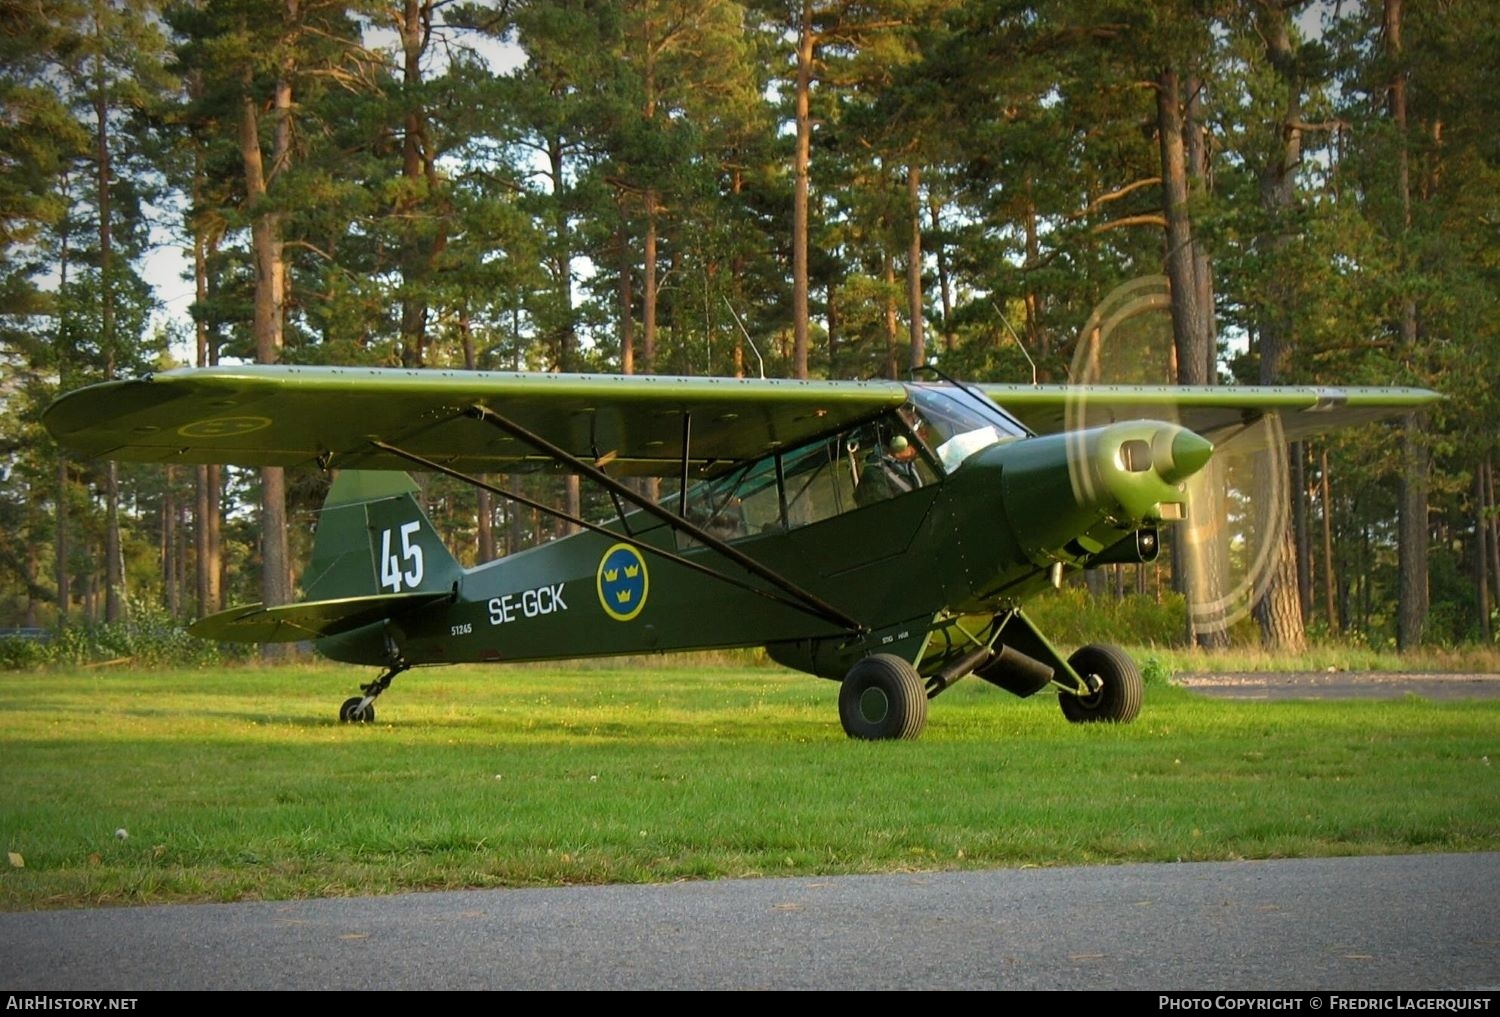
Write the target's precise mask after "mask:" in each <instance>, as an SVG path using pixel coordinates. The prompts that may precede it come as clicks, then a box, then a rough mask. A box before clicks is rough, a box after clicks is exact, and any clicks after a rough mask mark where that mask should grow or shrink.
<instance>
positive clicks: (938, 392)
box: [907, 385, 1026, 473]
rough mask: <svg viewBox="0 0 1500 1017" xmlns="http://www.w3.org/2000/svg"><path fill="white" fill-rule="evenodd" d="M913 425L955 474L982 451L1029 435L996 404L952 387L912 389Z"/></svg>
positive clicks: (914, 386)
mask: <svg viewBox="0 0 1500 1017" xmlns="http://www.w3.org/2000/svg"><path fill="white" fill-rule="evenodd" d="M907 391H908V392H909V393H910V394H911V407H912V410H913V411H914V416H915V417H916V419H915V420H914V421H912V423H913V426H914V428H915V429H916V432H917V436H918V437H919V438H920V439H921V440H922V441H923V442H924V443H926V444H927V446H928V447H929V448H930V449H931V451H932V453H933V454H934V455H935V456H937V459H938V461H939V462H940V463H942V464H943V472H945V473H952V472H953V471H954V470H956V469H958V467H959V466H960V465H961V464H962V463H963V462H964V460H966V459H968V458H969V457H970V456H971V455H973V454H974V453H975V452H978V451H979V450H980V449H985V448H989V447H990V446H991V445H995V444H998V443H999V442H1002V441H1014V440H1015V439H1016V438H1022V437H1025V435H1026V429H1025V428H1024V427H1022V426H1021V424H1020V423H1018V422H1017V421H1016V420H1015V419H1014V418H1012V417H1010V416H1008V415H1006V413H1005V412H1004V411H1003V410H1001V409H1000V408H999V407H998V406H996V405H995V404H994V403H991V402H989V401H988V400H986V399H984V398H983V397H981V396H975V395H971V394H968V393H966V392H963V391H959V390H955V389H954V388H952V387H951V386H942V387H939V386H935V385H933V386H928V385H912V386H910V387H909V388H908V389H907Z"/></svg>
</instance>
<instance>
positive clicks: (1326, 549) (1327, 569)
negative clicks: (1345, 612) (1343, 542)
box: [1318, 445, 1343, 635]
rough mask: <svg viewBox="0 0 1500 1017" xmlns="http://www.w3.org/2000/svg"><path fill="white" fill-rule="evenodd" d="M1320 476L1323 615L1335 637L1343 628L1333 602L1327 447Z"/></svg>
mask: <svg viewBox="0 0 1500 1017" xmlns="http://www.w3.org/2000/svg"><path fill="white" fill-rule="evenodd" d="M1320 460H1321V461H1320V466H1319V470H1318V473H1319V474H1320V477H1321V480H1320V483H1321V485H1322V494H1321V495H1320V496H1319V499H1318V500H1319V501H1320V502H1321V503H1322V505H1323V613H1324V614H1325V615H1327V616H1328V631H1329V632H1330V633H1333V634H1334V635H1337V634H1338V633H1339V631H1340V629H1341V628H1342V627H1343V626H1342V622H1343V616H1342V613H1341V612H1340V611H1339V610H1338V609H1337V607H1336V605H1335V602H1334V589H1335V585H1336V583H1337V581H1338V576H1337V569H1336V568H1335V566H1334V560H1333V493H1332V481H1331V480H1330V479H1329V477H1328V446H1326V445H1325V446H1323V448H1322V450H1321V457H1320Z"/></svg>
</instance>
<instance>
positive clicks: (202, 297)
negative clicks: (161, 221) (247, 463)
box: [193, 151, 222, 618]
mask: <svg viewBox="0 0 1500 1017" xmlns="http://www.w3.org/2000/svg"><path fill="white" fill-rule="evenodd" d="M193 158H194V163H195V166H194V173H193V205H194V206H195V207H197V206H198V204H199V203H200V202H201V201H202V183H203V178H204V170H203V159H202V152H201V151H195V152H194V154H193ZM208 247H209V239H208V237H207V236H206V235H205V229H204V226H203V224H202V223H201V222H195V223H194V224H193V291H194V299H195V301H196V303H197V306H198V308H199V309H200V313H198V314H196V315H194V319H195V320H194V325H193V330H194V339H195V340H196V345H197V350H196V352H197V360H196V363H197V365H198V366H199V367H208V366H209V365H210V364H214V363H217V362H218V359H219V357H218V348H217V344H215V343H213V342H211V336H210V332H209V325H208V321H207V320H206V319H205V317H204V315H203V313H202V310H203V309H206V308H207V307H208V298H209V276H208ZM219 473H220V468H219V467H218V466H199V467H196V468H195V469H194V474H193V485H194V500H193V506H194V507H193V515H194V520H195V525H194V527H193V551H194V555H193V557H194V559H195V560H194V570H195V571H194V574H195V578H196V580H197V582H196V588H197V594H198V609H197V617H199V618H206V617H208V616H209V615H211V614H213V613H214V612H216V611H218V610H219V607H220V603H221V596H220V586H219V583H220V570H221V568H222V563H221V561H220V555H219Z"/></svg>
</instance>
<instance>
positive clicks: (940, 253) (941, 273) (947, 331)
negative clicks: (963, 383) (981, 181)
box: [927, 187, 953, 353]
mask: <svg viewBox="0 0 1500 1017" xmlns="http://www.w3.org/2000/svg"><path fill="white" fill-rule="evenodd" d="M927 210H928V214H929V216H930V219H929V220H928V221H929V222H930V223H931V229H932V255H933V259H934V260H935V261H936V262H937V274H938V300H939V301H940V303H941V304H942V308H943V352H944V353H952V352H953V291H952V285H951V280H950V278H949V275H948V248H947V245H946V244H944V243H943V225H942V223H943V220H942V208H941V203H940V202H939V200H938V197H937V195H936V194H934V193H933V189H932V188H930V187H929V188H928V192H927Z"/></svg>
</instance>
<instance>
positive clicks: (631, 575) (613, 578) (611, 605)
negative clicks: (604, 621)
mask: <svg viewBox="0 0 1500 1017" xmlns="http://www.w3.org/2000/svg"><path fill="white" fill-rule="evenodd" d="M596 585H597V586H598V588H599V604H600V606H602V607H603V608H604V613H605V614H607V615H609V616H610V617H611V618H613V619H614V620H615V621H630V619H632V618H634V617H635V616H636V615H638V614H640V613H641V608H643V607H645V606H646V594H647V593H648V592H649V591H650V580H649V578H648V577H647V574H646V560H645V559H644V558H642V557H641V552H639V551H637V550H636V549H635V548H633V547H631V546H630V545H629V544H616V545H615V546H614V547H611V548H610V549H609V550H608V551H605V552H604V557H603V558H601V559H599V573H598V576H597V582H596Z"/></svg>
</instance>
